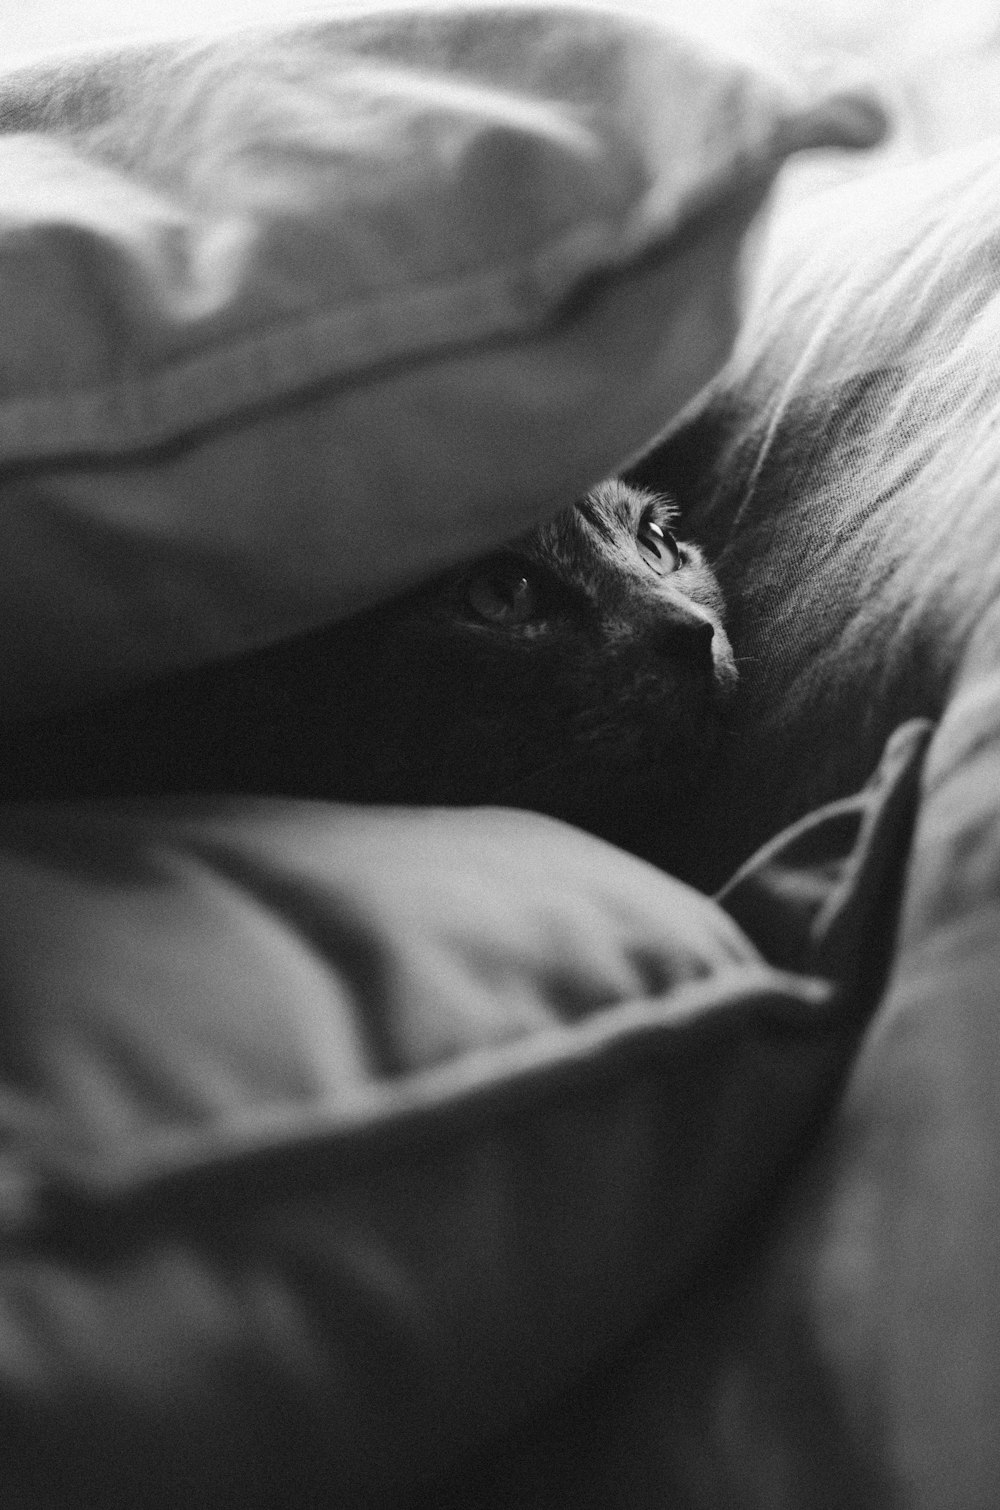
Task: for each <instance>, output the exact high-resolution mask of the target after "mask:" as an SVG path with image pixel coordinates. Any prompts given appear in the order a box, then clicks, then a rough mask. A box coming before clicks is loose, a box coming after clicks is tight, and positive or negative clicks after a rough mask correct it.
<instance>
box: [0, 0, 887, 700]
mask: <svg viewBox="0 0 1000 1510" xmlns="http://www.w3.org/2000/svg"><path fill="white" fill-rule="evenodd" d="M883 124H884V123H883V120H882V117H881V115H880V113H879V111H878V109H877V107H875V106H873V105H872V104H870V103H868V102H866V100H865V99H864V98H863V97H861V96H857V97H855V96H851V95H847V96H843V97H836V98H831V99H829V100H822V99H820V100H811V99H805V98H800V97H799V96H798V95H796V94H795V93H794V92H793V91H790V90H789V89H788V88H787V87H785V86H784V85H783V84H781V83H780V82H778V81H776V80H774V79H772V78H770V77H769V76H768V75H767V74H766V73H765V72H763V71H761V70H760V69H758V68H756V67H753V66H749V65H747V64H746V63H743V62H741V61H740V60H739V59H733V58H727V57H725V56H723V55H721V54H716V53H714V52H712V51H710V50H708V49H706V48H705V47H704V46H702V45H698V44H695V43H693V42H691V41H690V40H688V39H687V38H686V37H685V36H684V35H683V34H682V33H678V32H677V31H676V30H672V29H670V28H667V27H663V26H659V25H657V24H656V23H653V22H649V21H646V20H642V19H640V18H638V17H630V16H627V15H617V14H615V13H613V12H612V13H603V12H600V11H597V10H586V9H583V10H573V9H552V10H548V9H545V8H540V7H533V6H518V7H514V8H511V9H505V8H503V7H500V8H497V9H487V8H473V9H471V10H470V9H465V8H462V7H461V6H459V7H457V8H453V9H448V8H443V9H440V10H431V11H426V10H424V11H421V10H420V9H416V10H414V11H407V10H405V9H404V10H402V11H400V12H381V13H373V14H371V15H365V14H359V13H354V14H350V15H348V14H344V15H341V16H339V17H338V16H336V15H334V16H333V17H331V18H329V19H326V20H322V19H320V20H313V21H310V22H308V23H301V24H300V25H298V26H297V27H292V28H286V29H283V30H276V29H273V28H272V29H266V28H265V29H262V30H259V31H256V32H248V33H238V34H235V35H234V36H232V37H229V38H225V37H224V38H216V39H214V40H211V41H206V40H198V39H195V40H192V41H187V42H178V43H163V44H160V45H155V46H151V47H149V48H145V49H143V48H133V49H130V50H126V51H124V52H120V53H112V54H108V55H106V56H102V55H97V56H91V57H85V58H81V59H80V60H76V61H74V60H69V61H62V62H59V63H53V64H51V65H48V66H41V67H39V68H37V69H33V70H28V71H26V72H22V73H17V74H13V75H9V76H8V77H7V78H6V79H2V80H0V184H2V186H3V189H2V202H0V321H2V325H3V329H4V333H5V341H4V355H3V360H2V362H0V555H2V557H3V560H4V562H5V566H4V575H3V591H2V592H0V646H2V647H3V649H2V651H0V685H2V687H3V692H4V706H3V716H4V717H6V718H12V717H16V716H18V715H19V714H21V713H22V712H24V711H27V710H29V709H34V710H41V709H42V708H45V707H51V706H56V705H59V704H65V703H67V702H72V701H74V700H76V699H79V698H81V697H83V696H85V695H87V694H90V693H93V692H97V691H100V690H105V689H110V688H112V687H114V686H118V685H122V684H124V683H126V682H129V681H134V680H138V679H141V678H142V677H144V676H150V675H153V674H155V673H156V672H158V671H161V670H164V669H166V668H168V667H171V666H177V665H182V664H190V663H193V662H197V661H199V660H203V659H209V658H211V657H213V656H221V655H225V654H229V653H233V652H235V651H238V650H240V649H246V648H249V647H250V646H252V645H258V644H261V643H264V642H266V641H267V640H269V639H274V638H278V637H280V636H281V635H283V634H291V633H294V632H296V631H298V630H302V629H306V628H309V627H315V626H316V625H317V624H319V623H321V622H324V621H325V620H328V619H331V618H334V617H336V616H338V615H341V614H344V613H347V612H350V611H351V610H354V609H358V608H360V607H363V606H365V605H367V604H369V603H371V602H372V601H374V600H378V599H379V598H381V597H384V596H386V595H388V594H389V593H391V592H392V591H394V590H396V589H398V588H400V587H402V586H403V585H405V584H408V583H411V582H412V581H413V580H414V579H416V578H418V577H420V576H422V575H427V574H429V573H430V572H432V571H433V570H435V569H437V568H440V567H442V566H444V565H446V564H448V563H451V562H454V561H455V560H457V559H460V558H462V557H463V556H471V555H475V554H479V553H481V552H482V551H483V550H484V549H486V548H487V547H489V546H491V545H494V544H497V543H499V542H500V541H502V540H504V539H508V538H511V537H512V536H514V535H516V534H518V533H520V532H521V531H523V530H524V529H526V528H528V527H530V526H531V525H532V524H535V523H537V522H539V521H540V520H541V519H542V518H543V517H547V516H550V515H551V514H554V513H555V512H556V511H557V510H558V508H560V507H561V506H563V505H565V504H567V503H569V502H571V501H572V500H573V499H574V498H576V497H578V496H579V495H580V494H581V493H583V492H585V491H586V489H587V488H589V487H591V486H592V485H593V484H594V483H596V482H598V481H599V480H601V479H602V478H603V477H605V476H607V475H608V474H609V473H611V472H613V471H614V470H616V469H617V468H618V467H619V466H620V465H621V463H622V462H623V461H624V460H625V459H626V458H628V457H629V456H631V455H633V454H635V453H636V452H637V451H638V450H639V449H640V448H641V447H642V446H643V445H644V444H646V443H647V442H648V441H649V439H650V438H651V437H652V436H653V435H655V434H656V433H658V432H659V431H660V430H661V429H662V428H663V426H664V425H665V424H666V423H667V421H668V420H669V419H670V418H671V416H672V415H673V414H674V413H675V412H676V411H677V409H679V408H680V407H681V406H682V405H683V404H684V403H685V402H687V400H689V399H690V398H691V396H692V394H693V393H694V392H695V391H696V390H697V389H698V388H699V387H700V386H701V385H702V384H703V383H704V382H705V381H706V380H707V379H708V378H709V377H710V376H711V375H712V374H713V373H714V372H715V371H716V370H717V369H718V367H719V366H720V364H721V363H722V362H723V361H724V360H725V358H726V356H727V355H728V353H729V350H730V348H731V345H732V340H733V335H734V332H735V329H736V326H737V323H738V318H739V306H740V299H741V279H742V276H743V244H744V238H745V235H746V232H747V230H748V227H749V225H750V223H751V222H752V221H753V219H754V217H755V215H756V213H757V211H758V210H759V208H760V205H761V203H762V201H763V199H764V198H765V197H766V194H767V192H768V189H769V187H770V184H771V181H772V180H773V178H774V176H775V175H776V173H777V172H778V170H779V167H780V165H781V163H782V162H783V160H784V159H785V158H786V157H787V156H788V155H789V154H790V153H792V152H795V151H796V150H799V149H801V148H803V147H811V146H819V145H824V144H830V145H837V144H840V145H844V146H847V147H855V146H865V145H868V144H870V143H871V142H872V141H874V140H875V139H877V137H878V136H879V134H880V132H881V130H882V129H883ZM68 646H72V654H71V655H70V654H67V653H66V651H67V647H68Z"/></svg>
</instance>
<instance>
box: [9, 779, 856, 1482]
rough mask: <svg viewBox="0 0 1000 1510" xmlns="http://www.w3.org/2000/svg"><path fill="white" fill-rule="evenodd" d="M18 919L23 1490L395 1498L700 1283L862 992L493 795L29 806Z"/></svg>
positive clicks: (849, 1038) (12, 1187)
mask: <svg viewBox="0 0 1000 1510" xmlns="http://www.w3.org/2000/svg"><path fill="white" fill-rule="evenodd" d="M824 835H825V839H824V843H823V845H821V846H820V847H821V849H823V854H822V855H821V856H820V857H819V858H820V860H821V861H822V863H821V864H819V865H818V866H817V855H816V853H815V852H813V853H811V854H810V855H809V857H808V858H809V865H808V866H807V867H806V869H809V867H811V868H812V870H813V871H814V872H815V875H816V876H817V877H822V876H823V875H824V874H826V875H828V876H829V877H831V878H832V884H831V885H829V886H828V888H827V890H828V893H829V897H828V900H829V902H830V906H829V907H827V909H826V912H827V913H828V914H829V915H830V916H844V915H845V911H844V905H843V893H844V891H845V886H844V881H843V875H842V874H841V873H840V872H838V871H837V867H838V865H840V866H841V869H842V862H844V861H846V859H847V858H848V856H849V854H850V853H851V852H853V850H854V849H855V848H856V847H857V836H856V831H855V829H852V830H851V832H850V833H848V832H847V831H846V830H845V829H844V827H843V825H840V827H839V828H837V829H836V832H834V830H833V829H831V828H830V827H829V825H828V826H827V827H826V828H825V829H824ZM831 838H832V839H833V840H834V848H833V850H831V845H830V840H831ZM845 843H846V847H845ZM834 851H836V852H834ZM797 853H798V854H799V856H800V859H801V858H805V851H804V850H803V849H802V846H801V845H799V849H798V851H797ZM859 853H860V850H859ZM834 862H836V863H834ZM776 863H777V866H778V869H779V870H780V869H781V866H782V860H781V857H778V859H777V862H776ZM793 864H794V858H793V857H792V856H789V857H787V864H785V865H784V874H785V878H786V882H787V876H788V873H789V870H790V869H791V868H792V867H793ZM863 868H864V867H862V869H863ZM765 869H768V870H774V869H775V862H774V860H773V859H769V860H768V861H767V862H766V864H765ZM776 873H777V872H776ZM838 887H839V892H838ZM779 889H781V890H782V891H783V894H784V896H785V898H786V901H783V902H781V903H779V904H777V905H778V906H779V907H780V908H781V909H783V915H784V916H785V917H786V918H787V917H788V905H787V898H788V897H789V896H791V895H792V894H793V892H794V888H792V889H791V890H790V889H789V887H788V885H787V884H784V885H783V887H782V888H779ZM807 890H808V892H809V900H808V902H807V903H806V906H805V913H804V914H803V917H805V916H806V915H807V914H808V915H809V916H810V917H811V916H812V911H813V910H814V903H815V886H813V887H812V888H807ZM846 890H847V892H851V891H852V890H856V888H855V887H853V883H851V884H848V885H847V886H846ZM751 891H752V883H751V882H750V881H749V880H748V879H747V878H744V879H743V881H742V882H741V883H740V887H739V895H738V897H737V898H736V902H735V904H734V905H735V907H736V909H737V910H738V909H739V908H743V909H744V910H745V911H746V912H747V915H748V916H756V915H759V914H760V911H761V906H760V904H758V905H756V906H755V905H754V903H753V902H752V901H751V900H749V899H748V898H749V893H750V892H751ZM772 893H773V894H775V895H776V894H777V893H776V892H774V888H773V887H772ZM835 893H836V894H837V897H839V900H837V898H836V897H835V895H834V894H835ZM803 894H805V891H804V892H803ZM800 910H801V909H800ZM867 910H868V909H867V908H864V909H862V911H863V912H864V911H867ZM848 912H849V909H848ZM828 931H829V930H828V929H826V928H825V927H819V928H816V927H814V926H813V923H806V922H803V925H802V926H801V927H799V929H798V934H799V935H800V936H802V937H805V936H806V935H807V934H810V936H813V937H815V938H816V939H822V938H823V937H825V936H826V933H827V932H828ZM864 931H865V928H864V925H863V926H862V930H861V935H857V934H856V935H855V937H856V938H857V937H860V936H863V935H864ZM0 939H2V940H3V943H2V945H0V971H2V976H3V980H4V992H3V1002H4V1006H3V1012H4V1033H3V1079H2V1091H0V1116H2V1119H3V1142H4V1154H3V1166H2V1168H3V1179H2V1181H0V1216H2V1222H3V1232H4V1256H3V1261H2V1265H0V1415H2V1420H3V1426H4V1432H3V1439H4V1449H3V1453H4V1473H5V1486H6V1490H7V1493H8V1495H9V1496H10V1500H11V1503H16V1504H17V1505H18V1506H19V1507H23V1510H30V1507H33V1506H38V1507H43V1506H44V1507H46V1510H48V1507H50V1506H52V1505H54V1504H102V1505H103V1504H109V1505H110V1504H115V1505H118V1504H120V1505H133V1504H134V1505H139V1504H141V1505H161V1504H162V1505H164V1506H167V1505H175V1504H179V1503H184V1504H191V1505H195V1506H205V1507H209V1506H211V1507H217V1506H219V1505H233V1506H236V1505H239V1506H265V1505H266V1506H278V1505H287V1504H302V1505H305V1504H320V1503H324V1504H325V1503H330V1504H338V1505H346V1504H390V1503H398V1502H399V1498H400V1496H401V1495H402V1494H403V1492H404V1491H405V1490H406V1489H407V1488H408V1487H413V1486H414V1485H415V1484H416V1483H417V1482H418V1481H419V1480H420V1479H421V1478H423V1477H426V1476H427V1475H431V1474H432V1473H434V1472H439V1471H441V1470H442V1469H443V1468H446V1467H447V1466H448V1465H449V1464H451V1463H452V1462H453V1461H454V1460H456V1459H457V1458H458V1457H459V1456H460V1455H461V1454H462V1453H464V1452H467V1451H470V1450H471V1449H473V1448H475V1447H477V1446H479V1445H481V1444H482V1443H483V1442H485V1441H486V1440H488V1439H490V1438H492V1437H494V1436H495V1435H496V1434H498V1433H501V1432H502V1431H503V1430H504V1428H505V1427H506V1426H508V1425H510V1424H511V1423H512V1422H515V1421H518V1420H523V1419H525V1418H526V1417H529V1416H530V1415H531V1414H532V1413H533V1412H534V1411H535V1410H536V1409H537V1408H538V1406H539V1405H540V1404H541V1403H543V1402H544V1401H545V1400H547V1399H549V1398H551V1397H552V1396H554V1395H555V1393H556V1392H557V1390H558V1389H560V1388H561V1387H564V1386H565V1385H567V1384H568V1383H570V1382H571V1381H573V1380H574V1379H575V1378H577V1377H578V1376H579V1375H580V1373H581V1371H582V1370H583V1369H584V1368H585V1366H586V1365H587V1364H588V1363H589V1362H591V1361H592V1360H593V1359H594V1358H595V1357H596V1356H597V1355H598V1354H599V1353H600V1351H601V1350H602V1349H604V1348H606V1347H607V1346H609V1345H611V1344H612V1343H614V1342H617V1341H620V1340H621V1339H622V1338H623V1337H625V1336H627V1335H628V1334H629V1333H630V1332H631V1330H632V1329H633V1328H634V1327H635V1326H636V1325H637V1324H638V1322H639V1321H640V1320H641V1319H642V1318H643V1317H644V1316H645V1315H646V1314H647V1313H648V1312H649V1310H650V1308H651V1307H652V1305H653V1304H654V1302H662V1301H663V1300H664V1299H665V1298H669V1297H671V1296H674V1295H676V1294H677V1293H679V1292H680V1291H682V1290H683V1289H684V1287H685V1286H686V1285H687V1284H688V1283H689V1282H690V1280H691V1278H692V1276H693V1275H694V1274H695V1273H696V1272H697V1271H698V1270H699V1268H700V1267H701V1266H702V1265H704V1264H705V1263H706V1262H709V1261H710V1259H711V1255H712V1254H713V1252H715V1251H716V1250H717V1248H718V1247H719V1245H720V1244H722V1243H724V1242H725V1241H726V1240H728V1239H731V1238H732V1236H733V1234H734V1231H735V1229H736V1228H738V1226H739V1224H740V1223H741V1222H742V1221H744V1220H746V1218H747V1217H748V1215H749V1214H750V1213H752V1212H753V1211H754V1210H755V1209H756V1208H757V1207H758V1206H759V1204H760V1202H761V1201H762V1200H763V1199H764V1198H765V1197H766V1196H767V1193H768V1191H769V1190H770V1189H771V1188H772V1187H773V1185H774V1183H775V1181H776V1180H777V1178H778V1176H779V1175H780V1174H781V1173H782V1172H783V1171H784V1170H785V1169H786V1168H787V1166H788V1163H789V1161H790V1160H791V1159H792V1158H793V1157H794V1156H795V1154H796V1152H797V1150H798V1149H799V1148H800V1146H801V1144H802V1141H803V1139H804V1137H805V1136H806V1135H807V1134H809V1133H810V1132H811V1131H812V1129H813V1128H814V1127H815V1125H816V1123H817V1121H818V1119H819V1118H820V1116H821V1115H822V1113H823V1111H824V1110H825V1108H826V1107H828V1105H829V1102H830V1098H831V1097H832V1095H833V1093H834V1090H835V1088H836V1086H837V1085H838V1083H839V1081H840V1079H841V1077H842V1074H843V1070H844V1067H845V1064H846V1063H847V1062H848V1060H849V1057H850V1054H851V1052H852V1049H853V1046H854V1043H855V1042H856V1037H857V1032H858V1029H859V1026H860V1024H861V1023H862V1022H863V1020H864V1017H865V1015H866V1013H867V1011H868V1010H869V1009H870V1006H871V999H870V995H866V994H865V990H860V991H859V990H858V989H856V983H854V982H847V983H841V984H840V985H839V986H838V985H835V984H834V983H832V982H831V980H829V979H823V978H820V977H817V976H813V975H811V974H808V973H805V974H803V973H801V972H802V971H808V970H809V969H810V966H811V964H812V963H813V960H814V959H819V955H818V954H816V952H815V950H813V949H812V948H811V946H810V947H805V948H803V950H801V951H800V953H799V954H798V955H797V957H796V959H795V961H794V964H795V966H796V969H795V970H794V971H791V972H790V971H788V970H784V969H781V968H777V967H775V966H773V965H770V964H768V963H766V962H765V960H764V959H763V958H762V956H761V954H760V953H759V952H758V951H757V949H756V948H755V947H754V946H753V944H752V943H751V942H750V940H749V939H748V937H747V936H746V935H745V934H744V933H743V932H742V930H741V929H740V928H739V927H738V925H737V924H736V922H734V921H733V919H732V918H731V917H730V916H729V915H728V914H727V913H726V912H725V911H724V910H723V909H722V908H721V907H719V906H718V905H717V904H716V903H714V902H712V901H711V900H709V899H708V898H706V897H703V896H701V895H700V894H698V893H696V892H693V891H691V890H689V889H688V888H687V887H685V886H683V885H682V884H681V883H680V882H676V881H673V880H671V879H670V878H668V877H666V876H664V875H662V874H660V873H659V872H658V871H656V870H654V869H653V868H651V867H649V866H647V865H645V864H643V863H642V862H641V861H638V860H634V859H632V858H630V857H628V856H626V855H624V854H622V853H619V852H618V851H616V850H614V849H612V848H611V847H610V846H608V845H606V844H603V843H601V842H600V841H598V840H596V839H592V838H590V837H588V836H586V835H584V834H581V833H578V832H576V831H575V830H573V829H571V828H569V827H566V826H563V825H561V824H559V823H557V822H555V821H554V820H546V819H542V818H540V817H537V816H536V815H532V814H519V813H512V812H503V811H500V810H497V811H492V810H488V809H483V810H478V811H477V810H468V811H456V810H449V811H434V810H426V811H419V810H412V811H406V810H402V809H398V810H391V809H386V810H382V809H352V808H338V807H334V806H331V805H326V804H321V803H306V802H300V803H294V802H287V803H278V802H266V801H260V802H253V801H250V800H244V801H236V800H235V799H234V800H225V801H222V800H217V801H216V800H213V801H208V800H206V801H201V802H198V803H193V802H190V801H181V800H177V801H175V802H166V801H164V802H161V803H158V804H146V805H131V806H130V805H128V804H125V805H121V806H108V807H101V806H99V805H95V806H93V807H91V808H89V809H88V808H84V807H81V808H78V809H73V808H62V809H60V808H48V809H46V808H41V807H40V808H34V809H32V808H21V809H18V808H7V809H5V810H3V811H2V812H0Z"/></svg>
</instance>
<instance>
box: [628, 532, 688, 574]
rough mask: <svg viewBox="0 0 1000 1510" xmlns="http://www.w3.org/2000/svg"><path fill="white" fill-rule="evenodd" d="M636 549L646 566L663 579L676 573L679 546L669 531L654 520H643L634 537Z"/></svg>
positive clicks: (679, 552)
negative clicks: (670, 573)
mask: <svg viewBox="0 0 1000 1510" xmlns="http://www.w3.org/2000/svg"><path fill="white" fill-rule="evenodd" d="M635 544H636V549H637V550H638V552H639V555H640V556H641V557H642V559H643V560H644V561H645V563H646V565H647V566H649V567H651V568H652V570H653V571H655V572H656V574H657V576H659V577H665V576H666V575H667V574H668V572H673V571H676V570H677V568H678V567H679V566H680V564H681V551H680V546H679V545H678V544H677V541H676V540H675V539H674V537H673V535H672V534H671V533H670V531H669V530H665V529H664V528H663V526H662V525H660V524H657V522H656V520H655V519H644V520H643V521H642V523H641V524H640V526H639V528H638V530H637V531H636V536H635Z"/></svg>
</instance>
